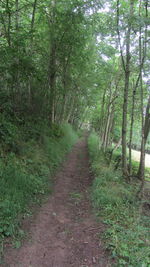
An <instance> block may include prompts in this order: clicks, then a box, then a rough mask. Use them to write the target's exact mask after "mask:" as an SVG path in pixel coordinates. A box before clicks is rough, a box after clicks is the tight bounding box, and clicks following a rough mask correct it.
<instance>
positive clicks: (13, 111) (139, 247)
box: [0, 0, 150, 267]
mask: <svg viewBox="0 0 150 267" xmlns="http://www.w3.org/2000/svg"><path fill="white" fill-rule="evenodd" d="M0 59H1V60H0V234H1V236H0V243H1V244H2V245H1V252H0V253H1V254H2V253H3V243H4V240H5V238H7V237H10V236H13V237H15V245H16V247H17V246H20V238H21V237H22V235H23V232H22V231H21V229H20V226H19V217H18V214H22V213H30V211H29V209H28V204H29V203H30V202H31V201H32V202H40V201H41V198H42V197H43V196H44V195H45V194H47V193H48V192H47V191H51V190H52V187H51V181H50V180H49V177H50V176H52V175H53V174H54V172H55V171H56V169H57V167H58V166H59V165H60V163H61V162H62V160H63V159H64V157H65V154H66V153H68V151H69V150H70V149H71V147H72V145H73V144H74V143H75V142H76V140H77V138H78V136H81V135H82V134H83V132H84V131H87V130H88V131H89V132H90V133H91V134H90V136H89V141H88V143H89V153H90V157H91V165H92V169H93V172H94V173H95V175H96V177H97V176H102V177H103V179H102V181H101V183H100V182H98V180H95V182H94V184H93V187H92V202H93V205H94V209H96V210H97V213H99V212H100V211H99V207H100V206H101V204H100V202H101V203H102V204H103V205H104V206H105V207H107V210H106V208H105V210H104V211H103V216H104V219H105V222H106V224H108V225H109V226H110V228H108V229H111V230H110V232H109V233H107V234H108V236H107V237H106V239H108V240H111V241H108V248H109V249H110V250H111V251H113V253H112V254H113V257H116V258H117V257H118V258H119V263H118V265H117V266H136V267H137V266H139V267H141V266H143V267H148V266H150V251H149V247H150V237H148V228H149V226H150V225H149V224H148V219H147V218H148V217H147V216H149V215H147V209H149V207H150V202H149V199H150V196H149V197H148V195H150V194H149V193H145V187H146V188H149V190H150V186H149V182H148V181H150V170H149V169H148V168H146V167H145V153H150V135H149V132H150V68H149V65H150V2H149V0H127V1H126V0H113V1H111V0H107V1H104V0H93V1H90V0H60V1H57V0H1V1H0ZM132 149H135V150H138V151H140V152H141V156H140V162H139V164H138V163H137V162H134V161H133V160H132ZM101 164H103V168H102V166H101ZM100 166H101V167H100ZM106 166H107V168H106ZM100 168H101V169H103V171H104V172H106V173H103V174H102V170H101V172H100ZM106 169H107V170H106ZM114 169H115V174H116V173H117V175H116V176H115V177H114ZM98 173H99V174H98ZM104 177H105V178H106V180H105V181H103V180H104ZM111 177H112V180H111ZM116 177H118V180H119V182H118V185H115V188H117V190H118V191H117V190H116V189H115V188H114V190H113V196H112V199H111V200H110V199H109V201H110V202H109V201H108V199H107V200H106V199H105V200H104V195H107V197H109V196H108V195H109V193H110V191H109V190H110V188H111V187H112V185H113V186H114V184H115V183H117V181H118V180H116V179H117V178H116ZM107 178H108V181H107ZM97 179H98V178H97ZM110 180H111V181H110ZM106 183H108V184H109V186H110V187H109V188H108V187H106ZM47 184H49V188H50V189H47V188H48V187H47ZM117 186H118V187H117ZM98 188H99V189H98ZM102 189H103V192H102ZM112 189H113V188H112ZM98 190H99V193H98ZM105 190H106V191H105ZM115 190H116V191H115ZM147 190H148V189H147ZM118 192H121V194H122V195H121V196H120V198H119V196H118V199H119V200H118V199H117V200H115V197H116V196H117V194H118ZM115 193H116V195H115ZM129 195H130V196H129ZM131 195H132V197H131ZM145 195H146V196H145ZM102 196H103V198H102ZM128 196H129V198H128ZM121 199H127V201H126V202H124V200H121ZM113 201H114V202H113ZM117 201H118V202H117ZM121 201H123V202H121ZM125 203H126V204H125ZM135 203H136V204H135ZM137 203H138V204H137ZM143 203H144V204H143ZM111 205H112V206H111ZM125 205H126V206H125ZM119 206H120V208H119ZM127 206H128V208H127ZM131 206H132V208H133V209H134V211H133V209H132V212H133V213H134V215H133V213H132V215H131V214H129V210H130V213H131ZM143 207H147V208H146V215H143V213H142V212H141V210H143V209H144V208H143ZM122 210H125V213H124V214H122V213H121V211H122ZM106 211H107V212H106ZM110 211H111V212H110ZM118 211H120V213H119V212H118ZM115 212H116V213H115ZM117 212H118V213H119V215H118V213H117ZM106 213H107V216H106ZM112 214H113V215H112ZM120 214H121V215H120ZM144 214H145V213H144ZM100 216H102V214H100ZM113 216H114V217H113ZM119 216H122V217H119ZM106 217H107V218H106ZM133 217H134V218H133ZM114 218H115V219H114ZM117 218H118V221H117ZM119 218H120V219H119ZM129 218H131V220H130V223H129ZM135 218H136V219H135ZM132 219H133V220H132ZM119 220H120V221H124V220H126V223H127V224H130V225H131V228H130V229H129V231H128V233H125V229H126V227H127V224H126V225H125V226H124V225H121V223H120V226H119V227H120V228H117V225H118V223H119ZM131 221H132V222H131ZM133 221H134V222H133ZM141 221H142V222H141ZM143 223H144V225H143ZM135 225H136V227H135ZM140 227H141V228H140ZM133 229H135V233H136V234H135V236H134V237H133V235H132V233H133ZM119 233H121V234H122V233H124V235H122V239H119V238H120V236H119ZM126 234H127V235H129V236H130V238H129V239H128V240H127V238H126V237H125V235H126ZM141 235H142V236H143V237H142V238H140V237H141ZM117 238H118V240H119V241H118V242H119V244H120V246H119V245H118V243H117V241H116V240H117ZM123 238H124V239H123ZM129 240H130V241H131V240H134V241H135V242H134V241H133V243H132V241H131V242H130V241H129ZM129 242H130V244H129ZM131 246H132V247H134V251H131ZM138 253H139V254H138Z"/></svg>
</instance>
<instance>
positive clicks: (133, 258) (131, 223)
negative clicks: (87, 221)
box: [88, 135, 150, 267]
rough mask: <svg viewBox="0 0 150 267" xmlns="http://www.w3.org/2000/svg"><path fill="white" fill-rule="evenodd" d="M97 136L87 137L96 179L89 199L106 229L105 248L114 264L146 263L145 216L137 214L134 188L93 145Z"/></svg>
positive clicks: (148, 234)
mask: <svg viewBox="0 0 150 267" xmlns="http://www.w3.org/2000/svg"><path fill="white" fill-rule="evenodd" d="M97 139H98V138H97V136H95V135H91V136H90V137H89V141H88V144H89V153H90V158H91V165H92V169H93V172H94V173H95V175H96V178H95V180H94V182H93V186H92V193H91V198H92V202H93V206H94V209H95V212H96V214H97V216H101V217H102V218H103V221H104V223H105V224H107V230H106V232H105V234H104V240H105V242H106V247H107V248H108V249H109V250H110V251H111V252H112V256H113V257H114V258H115V259H116V261H117V264H116V266H117V267H118V266H119V267H121V266H130V267H134V266H135V267H141V266H143V267H149V266H150V231H149V229H150V225H149V218H148V217H147V216H143V215H142V214H141V213H140V203H138V202H137V201H136V197H135V195H136V191H137V188H136V186H135V184H134V185H132V184H127V183H125V181H124V180H123V178H122V177H121V173H120V171H119V170H117V171H114V168H113V166H111V165H110V166H108V165H107V161H105V159H104V157H103V154H102V153H101V152H99V151H98V148H97Z"/></svg>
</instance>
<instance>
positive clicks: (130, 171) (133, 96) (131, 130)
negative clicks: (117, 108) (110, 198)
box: [129, 82, 136, 175]
mask: <svg viewBox="0 0 150 267" xmlns="http://www.w3.org/2000/svg"><path fill="white" fill-rule="evenodd" d="M135 95H136V86H135V85H134V82H133V93H132V110H131V124H130V137H129V175H131V174H132V155H131V154H132V137H133V125H134V110H135Z"/></svg>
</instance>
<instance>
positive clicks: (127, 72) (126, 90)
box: [122, 0, 133, 177]
mask: <svg viewBox="0 0 150 267" xmlns="http://www.w3.org/2000/svg"><path fill="white" fill-rule="evenodd" d="M132 16H133V0H130V14H129V18H128V29H127V35H126V64H125V86H124V102H123V115H122V173H123V176H125V177H127V176H128V169H127V114H128V93H129V79H130V57H131V55H130V42H131V19H132Z"/></svg>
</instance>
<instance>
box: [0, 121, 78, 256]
mask: <svg viewBox="0 0 150 267" xmlns="http://www.w3.org/2000/svg"><path fill="white" fill-rule="evenodd" d="M59 131H60V134H59V136H57V135H56V133H55V134H54V135H53V132H51V133H50V134H49V136H48V135H43V136H42V138H41V137H40V139H39V141H38V142H37V140H34V139H32V140H28V141H27V142H23V141H22V145H20V147H21V149H20V153H18V154H15V153H13V152H9V153H6V152H5V154H4V150H1V154H3V157H1V158H0V251H1V254H2V252H3V242H4V240H5V239H6V238H7V237H13V238H15V241H14V244H15V246H16V247H19V244H20V241H19V240H20V237H22V236H23V235H24V233H23V231H22V230H21V229H20V216H25V215H28V214H29V213H30V211H29V205H30V204H31V203H40V202H41V199H43V196H45V195H47V194H48V193H50V192H51V191H52V176H53V175H54V173H55V171H56V170H57V168H58V166H59V165H60V164H61V162H62V161H63V160H64V159H65V155H66V153H68V152H69V151H70V149H71V147H72V145H73V144H74V143H75V142H76V140H77V135H76V134H75V132H74V131H73V129H72V128H71V126H70V125H67V124H65V125H62V126H61V127H60V129H59Z"/></svg>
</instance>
